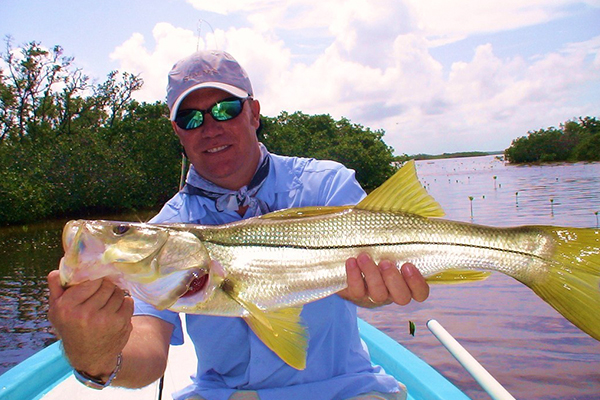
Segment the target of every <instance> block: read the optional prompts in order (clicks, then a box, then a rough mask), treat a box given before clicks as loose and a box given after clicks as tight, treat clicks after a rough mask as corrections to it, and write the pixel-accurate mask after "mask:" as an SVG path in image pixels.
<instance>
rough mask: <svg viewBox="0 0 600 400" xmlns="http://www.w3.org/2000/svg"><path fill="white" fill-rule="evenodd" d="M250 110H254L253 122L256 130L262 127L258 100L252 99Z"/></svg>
mask: <svg viewBox="0 0 600 400" xmlns="http://www.w3.org/2000/svg"><path fill="white" fill-rule="evenodd" d="M249 103H250V110H251V111H252V124H253V126H254V127H255V128H256V130H258V129H259V127H260V103H259V102H258V100H254V99H252V100H251V101H249Z"/></svg>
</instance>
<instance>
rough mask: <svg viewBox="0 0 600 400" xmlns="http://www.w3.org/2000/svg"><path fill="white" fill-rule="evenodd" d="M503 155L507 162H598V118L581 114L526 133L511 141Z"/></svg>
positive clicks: (599, 149) (599, 142)
mask: <svg viewBox="0 0 600 400" xmlns="http://www.w3.org/2000/svg"><path fill="white" fill-rule="evenodd" d="M504 155H505V156H506V159H507V160H508V161H509V162H511V163H534V162H554V161H600V121H598V120H597V119H596V118H591V117H585V118H579V121H567V122H566V123H565V124H563V125H561V126H560V127H559V128H558V129H557V128H554V127H551V128H548V129H540V130H539V131H533V132H529V133H528V135H527V136H523V137H520V138H517V139H515V140H513V141H512V144H511V146H510V147H509V148H508V149H506V150H505V151H504Z"/></svg>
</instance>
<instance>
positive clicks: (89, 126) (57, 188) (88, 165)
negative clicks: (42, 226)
mask: <svg viewBox="0 0 600 400" xmlns="http://www.w3.org/2000/svg"><path fill="white" fill-rule="evenodd" d="M6 44H7V47H6V49H7V50H6V52H5V53H3V54H2V59H3V60H4V62H5V65H6V66H7V67H6V68H7V70H6V71H0V225H5V224H16V223H26V222H31V221H36V220H39V219H43V218H49V217H57V216H86V215H90V214H98V213H105V212H116V211H126V210H136V209H144V208H150V207H157V206H159V205H161V204H162V203H164V201H165V200H167V199H168V198H169V197H170V196H172V195H173V193H175V192H176V191H177V183H178V177H179V172H180V170H179V163H180V157H181V156H180V145H179V141H178V140H177V138H176V136H175V135H174V134H173V131H172V128H171V125H170V122H169V120H168V117H167V116H168V110H167V106H166V105H165V104H164V103H162V102H159V103H155V104H146V103H143V104H139V103H137V102H135V101H133V100H132V94H133V92H134V91H136V90H138V89H140V88H141V86H142V84H143V81H142V80H141V79H140V78H139V77H137V76H135V75H131V74H128V73H123V74H119V73H118V72H117V71H113V72H111V73H109V74H108V77H107V79H106V81H105V82H102V83H100V84H98V85H96V86H92V85H90V84H88V78H87V77H86V76H85V75H84V74H83V73H82V72H81V71H80V70H78V69H73V68H72V61H73V59H72V58H68V57H64V56H63V55H62V48H61V47H60V46H55V47H54V48H53V49H52V50H46V49H44V48H43V47H42V46H41V45H40V44H39V43H37V42H30V43H28V44H26V45H25V46H24V47H23V48H21V49H20V50H19V52H20V53H18V52H17V51H15V50H13V49H12V46H11V41H10V39H7V40H6ZM90 93H91V95H90Z"/></svg>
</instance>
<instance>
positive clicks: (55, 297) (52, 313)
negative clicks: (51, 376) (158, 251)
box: [48, 271, 133, 378]
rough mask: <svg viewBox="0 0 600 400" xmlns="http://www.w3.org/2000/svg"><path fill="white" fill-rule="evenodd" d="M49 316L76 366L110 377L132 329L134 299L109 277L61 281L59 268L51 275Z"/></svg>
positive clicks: (76, 367) (92, 373)
mask: <svg viewBox="0 0 600 400" xmlns="http://www.w3.org/2000/svg"><path fill="white" fill-rule="evenodd" d="M48 287H49V289H50V301H49V303H50V308H49V310H48V319H49V320H50V322H51V323H52V326H53V327H54V329H56V332H57V334H58V335H59V337H60V338H61V339H62V341H63V347H64V350H65V353H66V355H67V357H68V359H69V361H70V363H71V365H72V366H73V368H75V369H78V370H82V371H85V372H86V373H87V374H88V375H91V376H94V377H102V378H107V377H108V375H110V373H111V372H112V370H113V369H114V368H115V366H116V362H117V355H118V354H119V353H120V352H121V351H122V350H123V348H124V347H125V344H126V343H127V340H128V339H129V335H130V334H131V330H132V323H131V317H132V315H133V299H132V298H131V297H129V296H127V295H126V294H125V293H124V292H123V290H121V289H119V288H118V287H117V286H115V285H114V284H113V283H112V282H110V281H109V280H108V279H97V280H93V281H88V282H83V283H81V284H78V285H74V286H71V287H69V288H67V289H65V288H63V287H62V286H61V284H60V276H59V272H58V271H52V272H50V274H49V275H48Z"/></svg>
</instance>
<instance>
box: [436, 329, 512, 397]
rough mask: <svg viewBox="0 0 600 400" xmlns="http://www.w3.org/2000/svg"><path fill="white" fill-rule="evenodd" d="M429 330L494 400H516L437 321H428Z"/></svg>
mask: <svg viewBox="0 0 600 400" xmlns="http://www.w3.org/2000/svg"><path fill="white" fill-rule="evenodd" d="M427 328H429V330H430V331H431V333H433V335H434V336H435V337H436V338H437V339H438V340H439V341H440V342H441V343H442V344H443V345H444V347H445V348H446V349H448V351H449V352H450V354H452V356H453V357H454V358H456V360H457V361H458V362H459V363H460V365H462V366H463V368H464V369H466V370H467V372H468V373H469V374H471V376H473V378H474V379H475V380H476V381H477V383H479V385H480V386H481V387H482V388H483V390H485V391H486V392H487V393H488V394H489V395H490V397H491V398H492V399H494V400H515V398H514V397H513V396H512V395H511V394H510V393H508V391H507V390H506V389H504V387H503V386H502V385H501V384H500V383H499V382H498V381H497V380H496V379H495V378H494V377H493V376H492V375H491V374H490V373H489V372H487V370H486V369H485V368H483V366H482V365H481V364H480V363H479V362H478V361H477V360H476V359H475V358H474V357H473V356H472V355H471V354H470V353H469V352H468V351H467V350H466V349H465V348H464V347H462V346H461V344H460V343H458V341H456V339H454V337H452V335H451V334H450V333H448V331H447V330H446V329H444V327H443V326H442V325H440V323H439V322H437V321H436V320H435V319H430V320H429V321H427Z"/></svg>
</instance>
